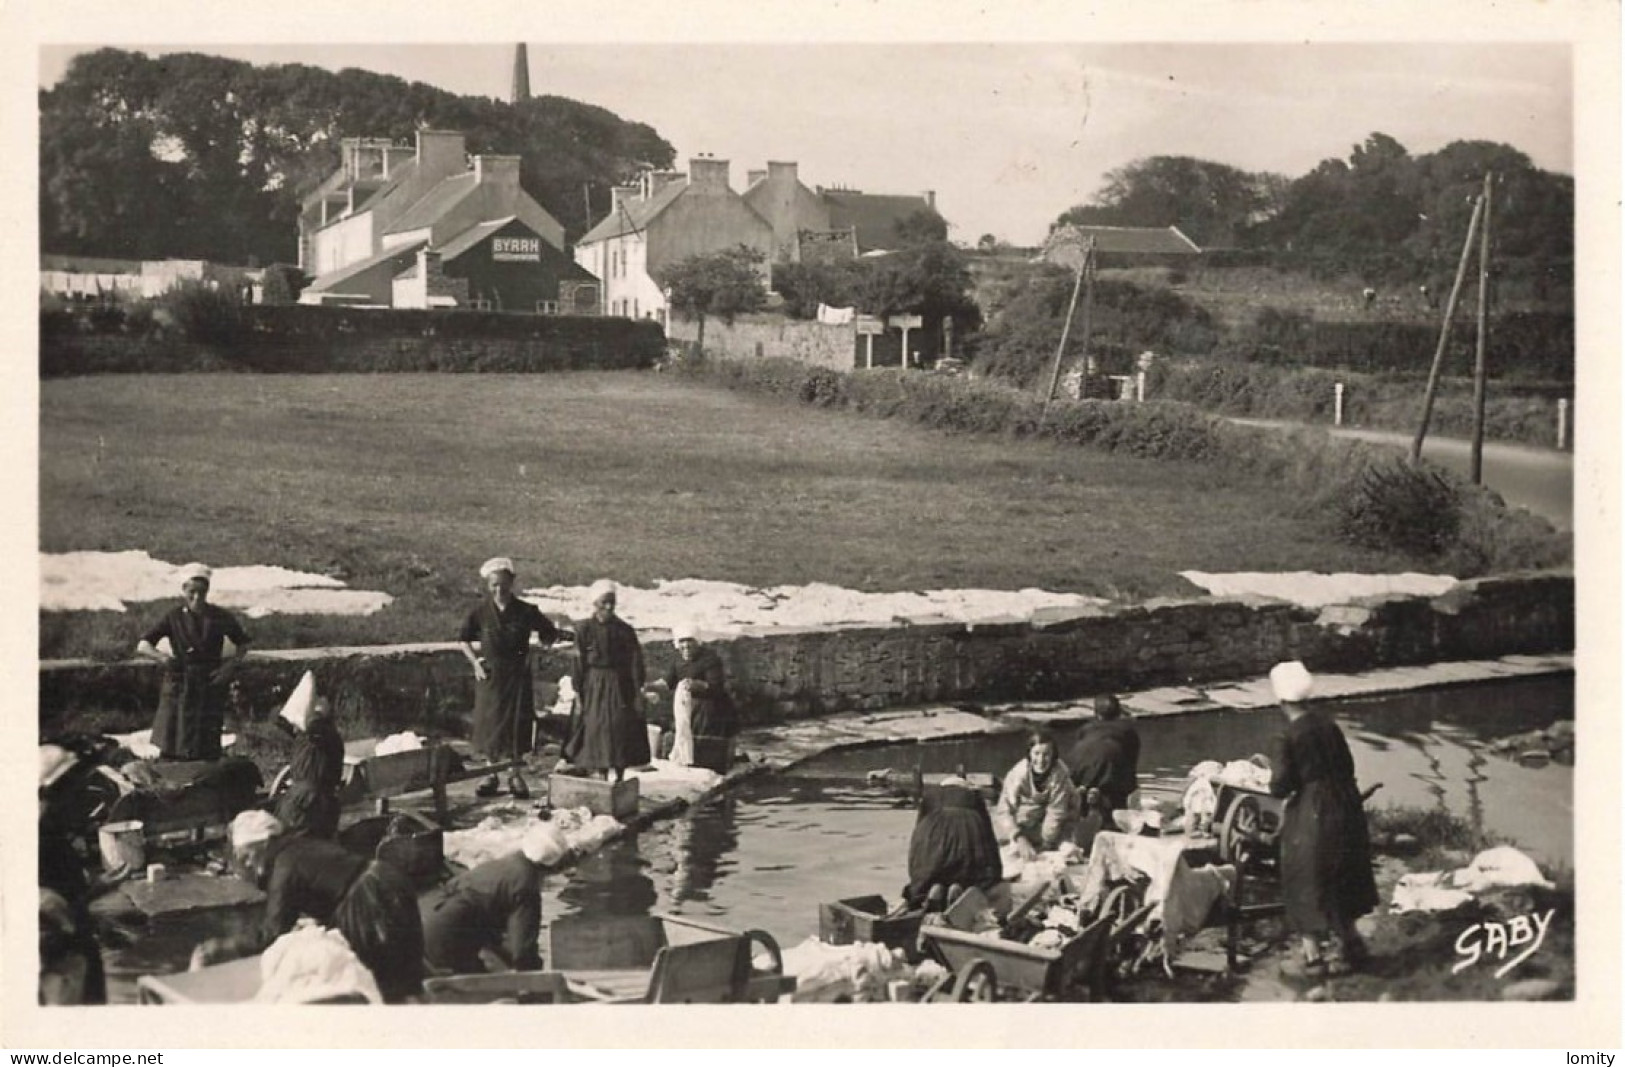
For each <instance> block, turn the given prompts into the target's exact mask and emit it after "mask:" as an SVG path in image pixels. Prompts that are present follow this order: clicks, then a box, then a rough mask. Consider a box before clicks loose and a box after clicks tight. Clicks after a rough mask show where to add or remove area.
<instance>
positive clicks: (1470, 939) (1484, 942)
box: [1450, 908, 1557, 978]
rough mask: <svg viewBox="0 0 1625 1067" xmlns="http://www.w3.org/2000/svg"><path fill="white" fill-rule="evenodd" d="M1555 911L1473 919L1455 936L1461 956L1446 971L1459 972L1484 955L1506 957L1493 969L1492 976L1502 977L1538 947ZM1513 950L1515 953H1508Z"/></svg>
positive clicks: (1457, 952) (1499, 958) (1501, 958)
mask: <svg viewBox="0 0 1625 1067" xmlns="http://www.w3.org/2000/svg"><path fill="white" fill-rule="evenodd" d="M1556 914H1557V909H1555V908H1549V909H1547V910H1546V911H1545V912H1543V913H1542V912H1534V913H1531V914H1529V915H1519V916H1516V917H1514V918H1512V919H1508V920H1507V921H1506V922H1483V923H1474V924H1473V925H1471V926H1469V927H1468V928H1467V929H1465V930H1463V931H1462V932H1461V933H1460V934H1459V935H1457V937H1456V955H1458V956H1462V957H1464V958H1463V959H1462V960H1461V961H1460V962H1459V963H1457V964H1456V965H1455V966H1454V967H1452V968H1450V973H1451V974H1459V973H1460V972H1462V971H1464V970H1466V969H1467V968H1468V967H1471V966H1473V965H1474V964H1475V963H1477V962H1478V961H1479V960H1481V959H1484V958H1486V957H1488V958H1490V959H1493V960H1505V961H1506V962H1504V963H1502V964H1501V966H1500V967H1497V968H1496V970H1495V977H1497V978H1502V977H1505V976H1506V975H1507V974H1509V973H1510V972H1511V971H1512V969H1513V968H1514V967H1516V966H1517V965H1518V964H1520V963H1522V962H1523V961H1524V960H1526V959H1528V958H1529V957H1530V956H1533V955H1534V954H1535V952H1536V950H1538V949H1539V948H1540V946H1541V944H1542V943H1543V942H1544V941H1545V940H1546V931H1547V930H1548V929H1550V928H1551V925H1552V916H1554V915H1556ZM1519 950H1521V951H1519ZM1513 952H1517V955H1515V956H1512V953H1513ZM1508 956H1512V958H1511V959H1508V958H1507V957H1508Z"/></svg>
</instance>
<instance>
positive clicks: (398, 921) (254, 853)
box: [192, 811, 423, 1004]
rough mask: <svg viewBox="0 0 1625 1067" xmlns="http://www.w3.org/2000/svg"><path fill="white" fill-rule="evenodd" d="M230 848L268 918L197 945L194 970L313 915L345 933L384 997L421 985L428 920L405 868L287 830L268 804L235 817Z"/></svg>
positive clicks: (394, 999) (262, 944) (394, 1000)
mask: <svg viewBox="0 0 1625 1067" xmlns="http://www.w3.org/2000/svg"><path fill="white" fill-rule="evenodd" d="M231 852H232V868H233V870H234V871H235V872H236V873H237V876H238V877H239V878H242V879H244V880H246V881H249V882H252V883H254V884H255V885H257V886H259V887H260V888H261V889H263V890H265V919H264V921H263V922H262V923H261V924H260V926H259V928H258V929H257V930H253V931H250V932H248V933H246V934H239V935H237V936H235V937H229V938H211V939H209V940H208V941H205V942H204V943H203V944H201V945H199V946H198V947H197V949H196V950H195V951H194V952H193V953H192V969H193V970H197V969H199V968H201V967H204V966H207V965H208V964H211V963H221V962H224V961H226V960H232V959H236V958H238V957H240V956H252V955H254V954H256V953H259V952H263V951H265V949H266V948H268V947H270V945H271V943H272V942H273V941H275V940H276V939H277V938H279V937H281V936H282V935H283V934H285V933H287V932H288V931H289V930H292V929H293V927H294V924H295V923H296V922H298V920H299V918H300V916H308V917H309V918H311V919H314V920H316V922H317V923H319V924H321V925H322V926H326V927H329V928H331V929H334V930H337V931H338V932H339V933H341V934H343V935H344V939H345V940H346V941H348V942H349V943H350V949H351V951H353V952H354V953H355V954H356V958H357V959H359V960H360V961H361V965H362V966H363V967H365V968H367V970H369V971H371V972H372V977H373V980H374V981H375V982H377V983H378V991H379V992H380V993H382V994H383V997H384V1002H385V1003H386V1004H399V1003H401V1002H402V1001H404V1000H406V999H407V998H408V997H412V996H415V995H417V994H418V993H420V992H421V987H422V984H423V926H422V923H421V921H420V920H419V918H418V901H417V894H416V891H415V890H413V888H412V882H411V879H409V878H408V877H407V876H406V874H405V872H403V871H401V870H400V869H399V868H397V867H395V866H394V865H393V864H390V863H387V862H385V861H384V860H369V859H367V858H366V857H365V856H359V855H357V854H356V853H354V852H351V851H350V850H348V849H346V848H345V847H344V846H342V845H339V844H336V843H334V842H332V841H323V840H321V839H320V838H315V837H291V836H288V835H287V834H285V833H284V827H283V825H282V823H281V821H280V820H278V819H277V818H276V817H275V816H274V815H268V814H266V813H265V812H263V811H245V812H243V813H242V814H240V815H238V816H237V818H236V819H234V820H232V824H231Z"/></svg>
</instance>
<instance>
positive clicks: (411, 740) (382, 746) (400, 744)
mask: <svg viewBox="0 0 1625 1067" xmlns="http://www.w3.org/2000/svg"><path fill="white" fill-rule="evenodd" d="M422 747H423V738H421V737H419V736H418V735H417V734H416V733H413V732H412V731H411V730H402V731H401V732H400V733H398V734H390V735H389V736H388V737H386V738H384V739H383V740H382V741H379V742H378V747H377V748H375V749H373V750H372V754H373V755H374V756H393V755H394V754H395V753H397V752H416V751H418V750H419V749H421V748H422Z"/></svg>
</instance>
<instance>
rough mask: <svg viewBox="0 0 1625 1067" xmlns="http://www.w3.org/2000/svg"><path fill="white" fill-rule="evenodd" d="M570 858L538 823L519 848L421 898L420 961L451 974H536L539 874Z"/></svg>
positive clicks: (548, 827)
mask: <svg viewBox="0 0 1625 1067" xmlns="http://www.w3.org/2000/svg"><path fill="white" fill-rule="evenodd" d="M569 853H570V843H569V842H568V841H567V840H566V839H565V837H564V834H563V832H561V831H560V830H559V828H558V827H557V826H554V825H553V824H552V823H550V822H537V823H536V824H535V825H534V826H532V827H531V828H530V829H529V830H527V831H526V832H525V836H524V838H523V839H522V840H521V841H520V843H519V848H518V849H517V850H516V851H514V852H510V853H509V854H508V855H506V856H499V857H498V858H496V859H494V860H488V861H487V862H485V863H482V864H480V865H479V866H478V867H475V868H473V869H472V870H468V871H464V872H463V873H462V874H459V875H458V876H457V877H455V878H453V879H452V880H451V881H449V882H447V883H446V884H445V885H443V886H441V887H440V888H438V889H436V890H435V891H434V892H432V893H430V894H429V895H428V896H427V897H424V898H423V900H422V902H421V904H420V909H421V916H422V919H423V954H424V958H425V959H426V960H427V961H428V963H429V965H430V966H431V967H434V968H435V969H436V970H439V971H448V972H450V973H452V974H479V973H481V972H484V971H487V970H492V969H498V968H500V969H502V970H511V971H534V970H537V969H539V968H540V967H541V965H542V960H541V955H540V950H539V949H538V947H537V943H536V942H537V936H538V934H539V932H540V930H541V926H542V872H543V871H544V870H545V869H546V868H549V867H556V866H558V865H559V864H560V863H562V862H563V861H564V859H565V857H566V856H568V855H569Z"/></svg>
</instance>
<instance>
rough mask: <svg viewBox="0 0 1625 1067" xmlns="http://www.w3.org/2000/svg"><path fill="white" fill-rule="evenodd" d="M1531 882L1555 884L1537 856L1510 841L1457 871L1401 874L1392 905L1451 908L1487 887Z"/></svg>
mask: <svg viewBox="0 0 1625 1067" xmlns="http://www.w3.org/2000/svg"><path fill="white" fill-rule="evenodd" d="M1530 885H1534V886H1542V887H1544V888H1546V889H1550V888H1552V883H1551V882H1550V881H1548V880H1547V879H1546V876H1545V875H1543V874H1541V873H1540V867H1539V866H1537V865H1536V863H1535V861H1534V860H1532V859H1530V858H1529V857H1528V856H1526V855H1524V854H1523V853H1522V852H1519V851H1518V850H1517V849H1515V848H1513V847H1511V846H1510V845H1501V846H1499V847H1497V848H1491V849H1486V850H1485V851H1483V852H1480V853H1479V854H1478V855H1476V856H1474V857H1473V861H1472V862H1471V863H1469V864H1468V865H1467V866H1465V867H1460V868H1457V869H1456V870H1454V871H1449V872H1446V871H1422V872H1417V873H1414V874H1407V875H1404V876H1402V877H1401V878H1400V879H1399V882H1398V884H1396V885H1395V886H1394V896H1393V899H1392V901H1391V902H1390V904H1389V909H1390V910H1391V911H1395V912H1407V911H1450V910H1451V909H1453V908H1459V907H1461V906H1462V905H1463V904H1466V903H1468V902H1469V901H1471V900H1472V899H1473V897H1474V895H1475V894H1477V893H1482V892H1483V891H1484V890H1486V889H1495V888H1498V887H1517V886H1530Z"/></svg>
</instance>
